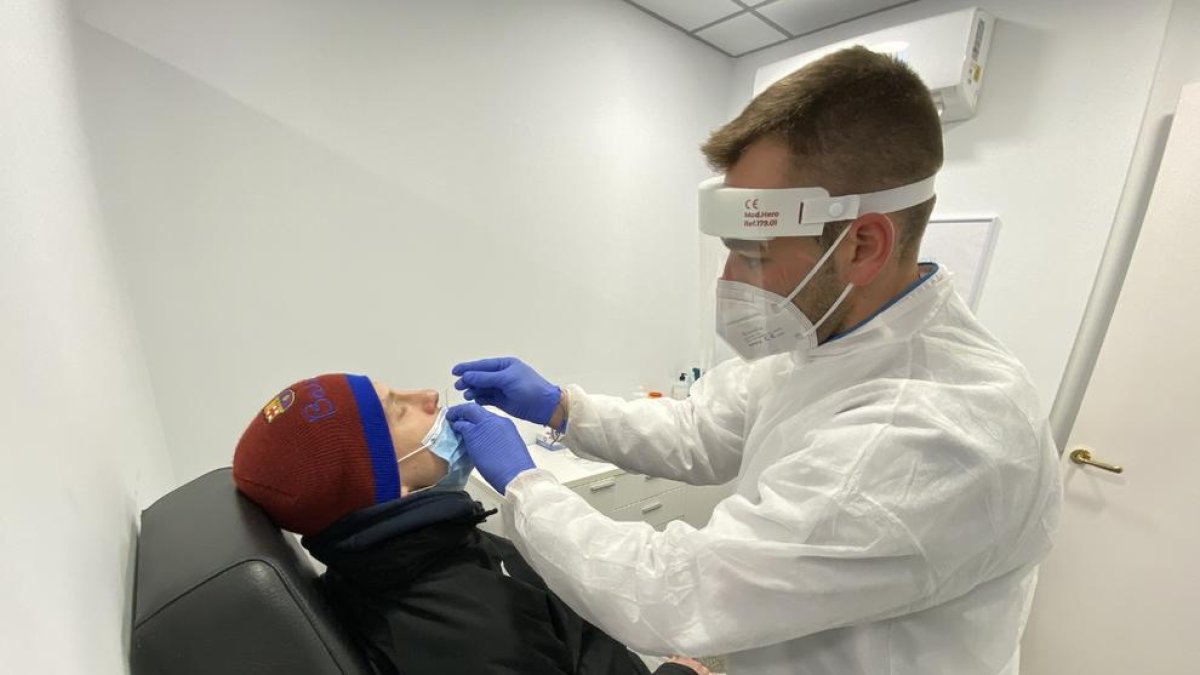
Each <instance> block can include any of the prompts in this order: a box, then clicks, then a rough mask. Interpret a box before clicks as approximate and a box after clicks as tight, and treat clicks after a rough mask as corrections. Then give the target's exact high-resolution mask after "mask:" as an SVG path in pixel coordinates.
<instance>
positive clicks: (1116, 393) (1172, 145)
mask: <svg viewBox="0 0 1200 675" xmlns="http://www.w3.org/2000/svg"><path fill="white" fill-rule="evenodd" d="M1198 432H1200V83H1198V84H1193V85H1189V86H1187V87H1185V88H1184V89H1183V95H1182V97H1181V98H1180V102H1179V107H1178V109H1177V110H1176V115H1175V122H1174V124H1173V125H1172V128H1171V132H1170V137H1169V139H1168V142H1167V147H1166V151H1165V154H1164V156H1163V161H1162V165H1161V168H1160V170H1159V175H1158V178H1157V180H1156V182H1155V186H1154V191H1153V193H1152V196H1151V199H1150V204H1149V206H1148V208H1147V212H1146V218H1145V221H1144V224H1143V228H1142V232H1141V234H1140V236H1139V238H1138V243H1137V248H1136V249H1135V252H1134V255H1133V260H1132V263H1131V265H1130V269H1129V275H1128V277H1127V278H1126V280H1125V285H1124V287H1123V288H1122V290H1121V296H1120V299H1119V301H1118V303H1117V306H1116V311H1115V314H1114V316H1113V321H1112V325H1111V326H1110V328H1109V331H1108V335H1107V337H1106V338H1105V341H1104V346H1103V348H1102V349H1101V352H1100V358H1099V361H1098V363H1097V366H1096V370H1095V374H1094V375H1093V377H1092V381H1091V384H1090V385H1089V387H1088V390H1087V394H1086V395H1085V397H1084V400H1083V405H1082V407H1081V409H1080V413H1079V418H1078V420H1077V422H1076V425H1075V429H1074V431H1073V432H1072V437H1071V442H1070V444H1069V445H1068V446H1067V448H1066V452H1065V453H1064V456H1063V462H1064V470H1063V480H1064V484H1065V489H1066V493H1065V502H1064V505H1063V514H1062V522H1061V526H1060V530H1059V534H1058V539H1057V543H1056V546H1055V549H1054V551H1053V552H1052V553H1051V554H1050V557H1049V559H1047V560H1046V562H1045V563H1044V564H1043V565H1042V568H1041V578H1040V582H1039V585H1038V591H1037V597H1036V599H1035V600H1034V605H1033V612H1032V615H1031V617H1030V622H1029V626H1028V629H1027V630H1026V634H1025V641H1024V643H1023V653H1022V659H1021V662H1022V667H1021V673H1022V675H1075V674H1085V673H1086V674H1087V675H1110V674H1111V675H1118V674H1119V675H1132V674H1136V675H1151V674H1157V673H1163V674H1172V675H1174V674H1186V675H1191V674H1198V673H1200V433H1198ZM1081 446H1087V447H1090V448H1091V452H1092V457H1093V459H1097V460H1100V461H1103V462H1110V463H1113V464H1118V465H1121V467H1123V468H1124V472H1123V473H1120V474H1116V473H1111V472H1109V471H1106V470H1104V469H1102V468H1096V467H1093V466H1085V465H1079V464H1076V463H1075V462H1073V461H1071V459H1070V454H1071V452H1072V451H1073V450H1075V449H1077V448H1079V447H1081Z"/></svg>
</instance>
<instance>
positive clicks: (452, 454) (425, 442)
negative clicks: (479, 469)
mask: <svg viewBox="0 0 1200 675" xmlns="http://www.w3.org/2000/svg"><path fill="white" fill-rule="evenodd" d="M426 449H428V450H429V451H430V452H432V453H433V454H435V455H437V456H438V457H441V458H442V459H443V460H445V462H446V475H445V476H443V477H442V479H441V480H439V481H438V482H437V483H434V484H433V485H430V486H428V487H423V488H421V489H419V490H413V491H412V492H410V493H409V494H415V493H417V492H424V491H425V490H439V491H440V490H446V491H450V490H461V489H463V488H464V487H466V485H467V479H468V478H470V476H471V471H473V470H474V469H475V463H474V462H472V461H471V456H470V455H468V454H467V451H466V449H465V448H463V445H462V439H461V438H459V436H458V434H457V433H456V432H455V431H454V428H453V427H451V426H450V425H449V424H448V423H447V422H446V408H442V409H440V410H438V414H437V417H436V418H434V420H433V426H432V427H430V428H429V432H428V433H426V434H425V438H423V439H421V446H420V447H418V448H417V449H416V450H413V451H412V452H410V453H408V454H406V455H404V456H403V457H401V458H400V459H399V460H397V461H396V463H397V464H401V463H403V462H404V460H406V459H408V458H409V457H412V456H413V455H415V454H417V453H418V452H420V451H422V450H426Z"/></svg>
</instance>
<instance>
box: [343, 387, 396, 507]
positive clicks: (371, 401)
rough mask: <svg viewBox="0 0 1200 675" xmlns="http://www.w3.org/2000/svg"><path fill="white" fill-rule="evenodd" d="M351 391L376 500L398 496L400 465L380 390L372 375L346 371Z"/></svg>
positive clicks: (391, 498) (384, 500)
mask: <svg viewBox="0 0 1200 675" xmlns="http://www.w3.org/2000/svg"><path fill="white" fill-rule="evenodd" d="M346 382H348V383H349V384H350V391H351V392H353V393H354V400H355V402H356V403H357V404H358V416H359V418H360V419H361V420H362V427H363V436H365V437H366V439H367V448H368V449H369V450H370V452H371V471H372V473H373V474H374V476H375V503H377V504H379V503H383V502H386V501H391V500H393V499H395V498H397V497H399V496H400V467H399V466H397V465H396V448H395V447H393V446H392V433H391V431H390V430H389V429H388V424H387V416H386V415H385V414H384V412H383V404H382V403H380V402H379V394H377V393H375V387H374V386H373V385H372V384H371V379H370V378H368V377H366V376H364V375H346Z"/></svg>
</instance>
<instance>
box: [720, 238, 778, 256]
mask: <svg viewBox="0 0 1200 675" xmlns="http://www.w3.org/2000/svg"><path fill="white" fill-rule="evenodd" d="M721 243H723V244H725V248H727V249H729V250H730V251H738V252H739V253H745V252H753V253H766V252H767V248H768V244H769V243H770V242H766V241H752V240H749V239H724V238H722V239H721Z"/></svg>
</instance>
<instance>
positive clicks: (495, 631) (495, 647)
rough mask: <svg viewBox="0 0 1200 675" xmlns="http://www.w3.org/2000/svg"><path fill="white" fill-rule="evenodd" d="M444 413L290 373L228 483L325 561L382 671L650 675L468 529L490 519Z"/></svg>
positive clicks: (326, 585)
mask: <svg viewBox="0 0 1200 675" xmlns="http://www.w3.org/2000/svg"><path fill="white" fill-rule="evenodd" d="M444 414H445V410H444V409H442V408H439V406H438V397H437V393H436V392H433V391H418V392H400V391H395V390H393V389H389V388H388V387H385V386H383V385H381V384H379V383H377V382H372V381H371V380H370V379H368V378H366V377H363V376H360V375H346V374H334V375H322V376H319V377H315V378H312V379H309V380H304V381H302V382H298V383H296V384H294V385H292V386H291V387H288V388H287V389H284V390H283V391H282V392H281V393H280V394H279V395H278V396H276V397H275V398H274V399H272V400H271V401H270V402H269V403H268V404H267V405H266V407H264V408H263V409H262V411H261V412H259V413H258V414H256V415H255V416H254V419H253V420H252V421H251V422H250V425H249V427H247V429H246V431H245V433H244V434H243V435H242V438H241V440H240V441H239V442H238V445H237V450H236V452H235V454H234V459H233V477H234V481H235V482H236V484H237V487H238V489H239V490H240V491H241V492H242V493H243V494H245V495H246V496H247V497H249V498H250V499H252V500H253V501H254V502H256V503H257V504H258V505H259V506H261V507H262V508H263V510H265V511H266V513H267V514H268V515H269V516H270V517H271V518H272V519H273V520H274V521H275V522H276V523H277V524H278V525H280V526H281V527H283V528H285V529H287V530H290V531H292V532H296V533H298V534H301V535H303V536H304V538H303V540H302V542H301V543H302V544H303V545H304V547H305V548H307V549H308V550H309V551H310V552H311V553H312V554H313V556H314V557H316V558H317V559H318V560H320V561H321V562H322V563H324V564H325V565H326V566H327V568H328V569H327V570H326V572H325V574H324V575H323V576H322V578H321V579H322V588H323V590H324V592H325V595H326V597H327V598H328V599H329V601H330V603H331V604H332V606H333V608H334V610H335V612H337V614H338V616H339V617H340V619H341V622H342V623H343V624H344V625H345V626H346V627H347V629H348V630H349V632H350V633H351V636H352V638H353V639H354V640H355V641H356V642H357V643H358V644H359V646H360V647H361V648H362V650H363V651H364V652H365V653H366V654H367V657H368V659H369V660H370V662H371V664H372V665H373V667H374V668H375V670H376V671H377V672H378V673H380V675H393V674H396V673H405V674H408V673H414V674H417V675H420V674H421V673H438V674H439V675H440V674H444V673H454V674H458V673H464V674H466V673H471V674H475V673H506V674H517V673H595V674H597V675H599V674H612V675H618V674H620V675H625V674H639V675H640V674H645V673H648V672H649V671H648V669H647V668H646V667H645V665H643V663H642V662H641V660H640V659H639V658H638V657H637V656H636V655H634V654H633V653H631V652H630V651H629V650H628V649H626V648H625V647H624V646H623V645H621V644H619V643H617V642H616V641H614V640H613V639H612V638H610V637H609V636H608V635H606V634H604V633H603V632H601V631H600V630H599V629H597V628H596V627H594V626H592V625H590V624H588V623H587V622H585V621H584V620H583V619H581V618H580V617H579V616H578V615H577V614H575V613H574V612H573V611H571V609H570V608H568V607H567V606H566V605H565V604H564V603H563V602H562V601H561V600H560V599H559V598H558V597H557V596H555V595H554V594H553V593H551V592H550V591H549V590H548V589H547V588H546V585H545V584H544V583H543V582H542V580H541V578H540V577H538V576H537V574H536V573H535V572H533V570H532V569H531V568H530V567H529V566H528V565H527V564H526V563H525V561H524V560H523V559H522V558H521V557H520V555H519V554H518V553H517V551H516V549H515V548H514V547H513V546H512V544H510V543H509V542H508V541H507V540H505V539H503V538H501V537H496V536H494V535H491V534H488V533H486V532H483V531H482V530H479V529H477V528H476V525H477V524H479V523H480V522H482V521H483V520H484V519H486V518H487V516H488V515H490V514H488V513H485V512H484V511H483V507H482V506H481V505H480V504H479V503H477V502H475V501H474V500H472V499H471V498H470V496H469V495H467V493H466V492H463V490H462V488H463V487H464V486H465V485H466V481H467V477H468V476H469V474H470V472H471V469H472V466H471V464H470V458H469V457H468V455H467V454H466V453H465V452H464V451H463V450H462V448H460V447H459V442H458V438H457V436H456V434H455V433H454V430H453V429H451V428H450V425H449V424H445V422H444V420H445V417H444ZM656 672H657V673H662V674H664V675H665V674H667V673H672V674H679V675H692V674H693V673H695V672H701V673H707V671H705V670H704V669H703V666H701V665H700V664H698V663H696V662H694V661H690V660H687V659H675V660H673V661H672V662H668V663H666V664H664V665H663V666H662V667H660V668H659V670H658V671H656Z"/></svg>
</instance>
